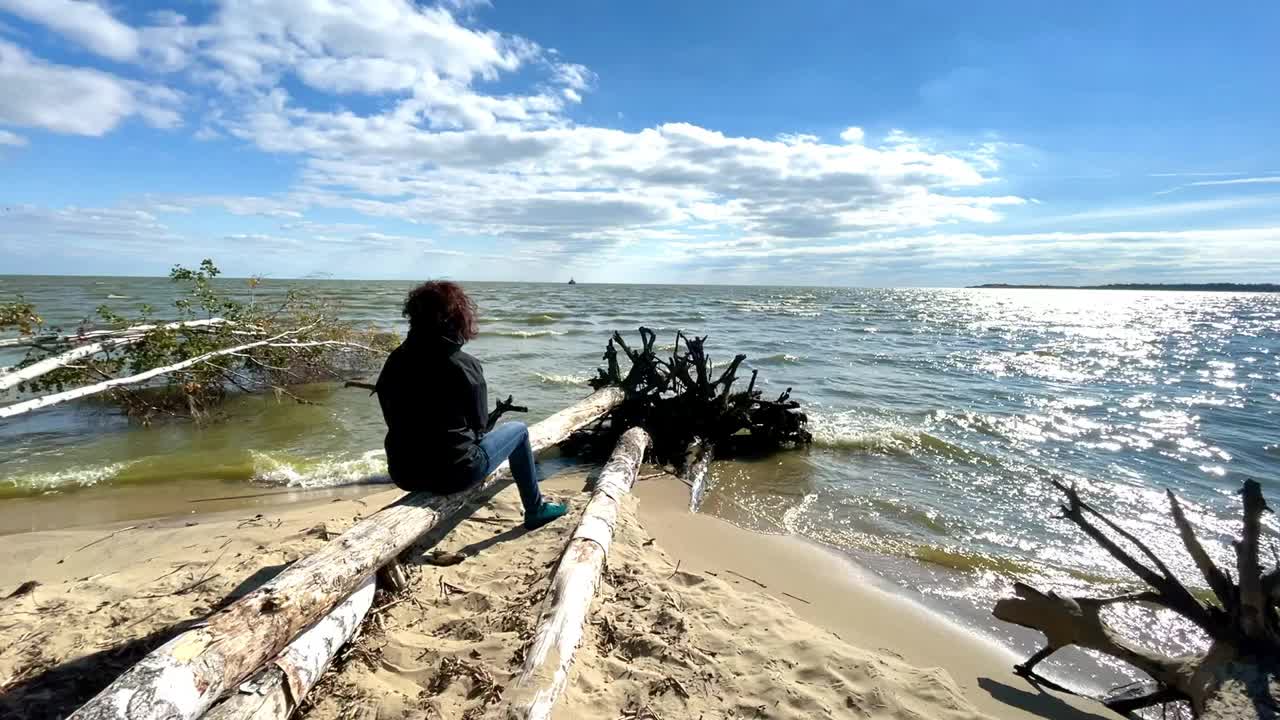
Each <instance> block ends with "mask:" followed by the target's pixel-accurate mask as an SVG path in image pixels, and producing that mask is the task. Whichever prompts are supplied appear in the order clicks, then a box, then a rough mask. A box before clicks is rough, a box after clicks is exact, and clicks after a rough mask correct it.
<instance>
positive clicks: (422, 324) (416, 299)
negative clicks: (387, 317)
mask: <svg viewBox="0 0 1280 720" xmlns="http://www.w3.org/2000/svg"><path fill="white" fill-rule="evenodd" d="M403 314H404V316H405V317H407V318H409V327H410V328H412V329H414V330H417V331H418V332H423V333H428V334H430V335H432V336H437V335H438V336H443V337H447V338H449V339H451V340H457V341H458V342H467V341H468V340H473V339H475V336H476V335H477V334H479V328H478V327H477V326H476V304H475V301H473V300H472V299H471V298H470V297H468V296H467V293H466V291H465V290H463V289H462V286H461V285H459V284H458V283H455V282H449V281H447V280H432V281H430V282H424V283H422V284H421V285H419V286H418V287H416V288H414V289H412V290H410V291H409V295H408V297H406V298H405V299H404V311H403Z"/></svg>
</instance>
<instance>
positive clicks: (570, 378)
mask: <svg viewBox="0 0 1280 720" xmlns="http://www.w3.org/2000/svg"><path fill="white" fill-rule="evenodd" d="M533 375H534V377H536V378H538V382H540V383H542V384H544V385H586V384H587V383H588V382H590V381H591V376H590V375H586V374H578V375H557V374H555V373H542V372H535V373H534V374H533Z"/></svg>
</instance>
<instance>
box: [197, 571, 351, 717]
mask: <svg viewBox="0 0 1280 720" xmlns="http://www.w3.org/2000/svg"><path fill="white" fill-rule="evenodd" d="M373 591H374V581H373V578H368V579H367V580H365V581H364V584H362V585H361V586H360V588H359V589H357V590H356V591H355V592H354V593H353V594H352V595H351V597H349V598H347V599H346V601H345V602H343V603H342V604H340V605H338V607H336V608H334V609H333V612H331V613H329V614H328V615H325V616H324V617H323V618H321V619H320V621H319V622H317V623H316V624H315V625H312V626H311V627H310V628H309V629H307V631H306V632H304V633H302V634H301V635H299V636H298V638H297V639H296V640H294V641H293V642H291V643H289V647H287V648H285V650H284V652H282V653H280V656H279V657H277V658H276V659H275V660H273V661H272V662H271V664H270V665H268V666H267V667H265V668H263V669H262V670H260V671H259V672H258V674H257V675H254V676H253V677H252V678H250V679H249V680H247V681H245V682H244V683H242V684H241V685H240V687H239V688H238V689H237V690H236V692H234V693H232V694H231V696H230V697H228V698H227V699H226V700H224V701H222V702H221V703H219V704H218V705H216V706H215V707H214V708H213V709H212V710H210V711H209V712H208V713H206V714H205V716H204V720H286V719H287V718H288V717H289V716H290V715H292V714H293V712H294V711H295V710H297V709H298V706H299V705H300V704H301V703H302V699H303V698H304V697H306V695H307V693H308V692H310V691H311V688H313V687H315V684H316V683H317V682H319V680H320V676H322V675H324V671H325V670H326V669H327V668H328V667H329V664H330V663H332V662H333V659H334V657H336V656H337V654H338V650H339V649H340V648H342V646H343V645H346V644H347V643H348V642H350V641H351V638H352V637H353V636H354V635H355V634H356V630H357V629H358V628H359V627H360V624H361V623H362V622H363V621H364V617H365V615H367V614H368V613H369V608H370V607H371V606H372V605H373Z"/></svg>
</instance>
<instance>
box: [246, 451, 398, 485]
mask: <svg viewBox="0 0 1280 720" xmlns="http://www.w3.org/2000/svg"><path fill="white" fill-rule="evenodd" d="M252 455H253V479H254V482H258V483H262V484H264V485H283V486H287V487H301V488H324V487H339V486H342V485H367V484H372V483H385V482H390V481H391V478H390V476H389V475H387V454H386V452H385V451H383V450H369V451H367V452H364V453H362V454H360V455H358V456H355V457H352V456H350V455H341V456H336V457H328V458H323V459H320V460H283V459H280V458H277V457H272V456H271V455H268V454H267V453H260V452H253V453H252Z"/></svg>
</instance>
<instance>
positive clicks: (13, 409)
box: [0, 323, 314, 419]
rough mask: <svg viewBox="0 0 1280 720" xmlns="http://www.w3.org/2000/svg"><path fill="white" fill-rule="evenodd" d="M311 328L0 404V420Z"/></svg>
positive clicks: (263, 343)
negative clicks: (134, 372) (127, 374)
mask: <svg viewBox="0 0 1280 720" xmlns="http://www.w3.org/2000/svg"><path fill="white" fill-rule="evenodd" d="M312 327H314V323H313V324H312V325H308V326H306V327H300V328H297V329H295V330H289V331H287V332H283V333H280V334H279V335H275V336H273V337H269V338H267V339H265V340H258V341H256V342H251V343H245V344H243V345H237V346H235V347H230V348H223V349H221V350H214V351H211V352H207V353H205V354H203V355H197V356H196V357H193V358H190V359H187V360H183V361H182V362H179V363H174V364H172V365H165V366H164V367H158V368H152V369H150V370H147V371H145V372H140V373H137V374H136V375H129V376H127V377H118V378H111V379H110V380H104V381H103V382H100V383H97V384H94V385H86V386H84V387H78V388H75V389H74V390H67V391H65V392H60V393H53V394H52V395H44V396H41V397H38V398H32V399H31V400H27V401H25V402H20V403H14V404H12V405H5V406H4V407H0V419H4V418H11V417H14V416H17V415H22V414H25V413H29V412H31V411H32V410H42V409H44V408H47V407H52V406H54V405H61V404H62V403H65V402H70V401H72V400H79V399H80V398H83V397H89V396H90V395H97V394H98V393H103V392H106V391H108V390H110V389H112V388H116V387H123V386H126V385H137V384H138V383H141V382H146V381H147V380H150V379H152V378H156V377H160V376H161V375H164V374H166V373H171V372H175V371H177V370H184V369H186V368H189V367H192V366H195V365H199V364H200V363H204V362H208V361H210V360H212V359H214V358H216V357H222V356H223V355H234V354H235V353H238V352H244V351H245V350H252V349H253V348H256V347H262V346H263V345H270V344H272V343H274V342H277V341H279V340H282V339H284V338H286V337H289V336H292V335H297V334H299V333H304V332H306V331H307V330H310V329H311V328H312Z"/></svg>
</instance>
